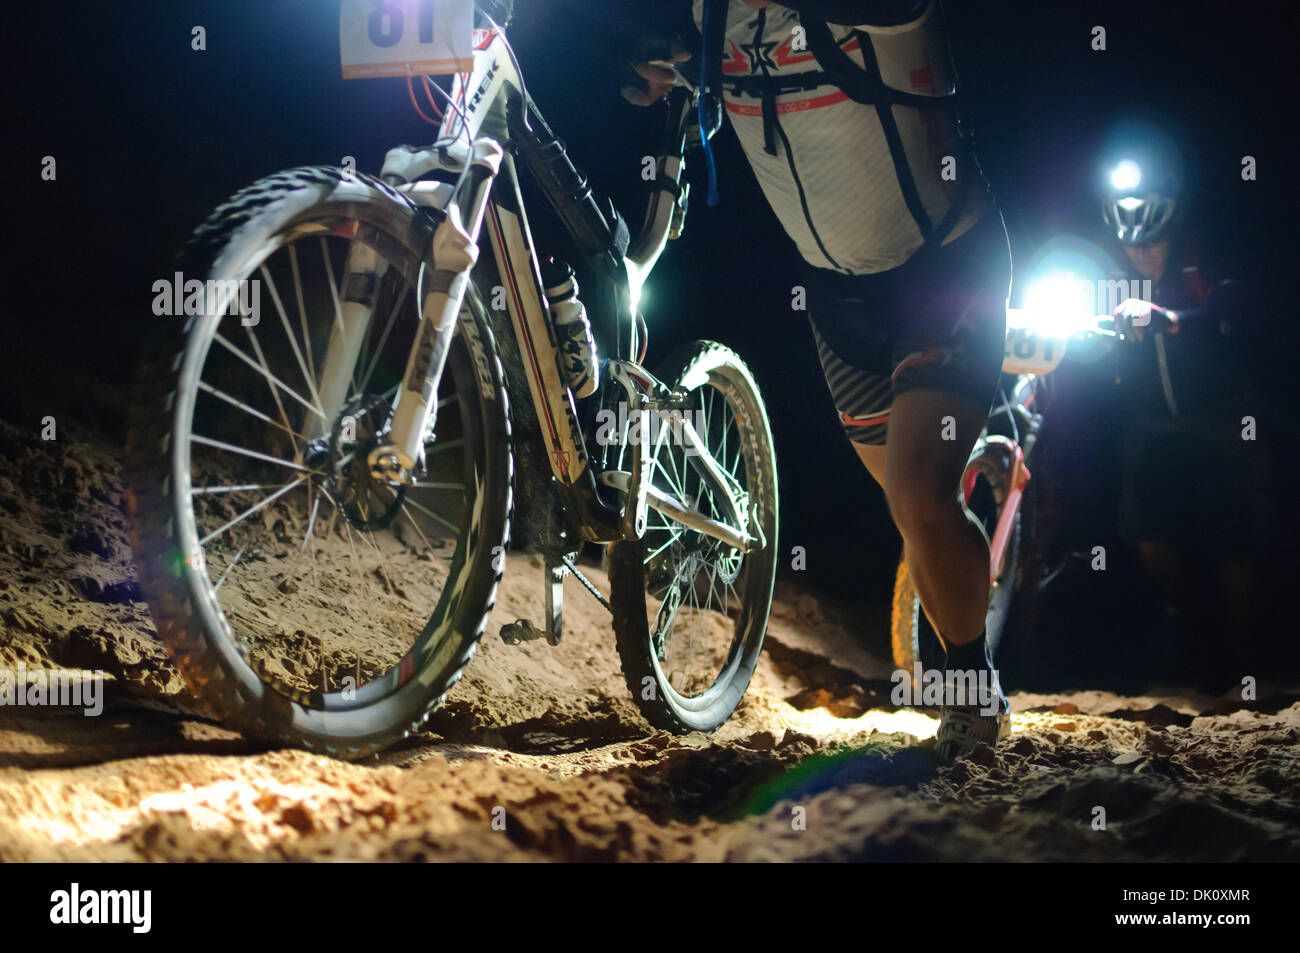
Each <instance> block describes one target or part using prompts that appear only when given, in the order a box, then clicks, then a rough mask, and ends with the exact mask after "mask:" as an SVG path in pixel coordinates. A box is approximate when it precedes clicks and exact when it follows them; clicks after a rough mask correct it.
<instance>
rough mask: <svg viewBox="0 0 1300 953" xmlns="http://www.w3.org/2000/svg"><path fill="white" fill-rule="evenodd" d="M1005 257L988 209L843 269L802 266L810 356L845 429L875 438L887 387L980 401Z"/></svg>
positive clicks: (996, 367) (880, 431) (999, 344)
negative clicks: (944, 231)
mask: <svg viewBox="0 0 1300 953" xmlns="http://www.w3.org/2000/svg"><path fill="white" fill-rule="evenodd" d="M1010 282H1011V257H1010V252H1009V248H1008V244H1007V235H1006V230H1005V229H1004V228H1003V225H1002V218H1001V216H1000V215H999V214H997V213H996V212H995V211H992V210H990V211H989V212H987V213H986V214H985V215H984V216H983V218H981V220H980V221H979V222H978V223H976V224H975V225H974V226H973V227H972V228H971V229H970V230H968V231H967V232H966V233H965V234H964V235H962V236H960V237H959V238H956V239H954V240H953V241H951V242H949V243H948V244H947V245H941V246H937V247H933V248H923V249H922V250H921V251H919V252H917V253H916V254H915V255H913V256H912V257H911V258H910V259H908V260H907V261H906V262H905V263H904V264H902V265H900V266H899V267H897V268H891V269H890V270H889V271H884V272H880V273H878V274H871V275H845V274H841V273H839V272H834V271H827V270H825V269H822V268H815V267H813V266H812V265H809V264H807V263H805V264H804V283H805V287H806V288H807V293H808V307H809V316H810V319H811V323H812V326H813V336H814V338H815V340H816V342H817V354H818V357H819V358H820V359H821V364H822V371H823V373H824V374H825V376H826V383H827V386H828V387H829V388H830V392H831V398H832V400H833V401H834V403H835V410H836V412H837V413H838V415H839V420H840V423H841V425H842V426H843V427H844V432H845V434H846V435H847V436H848V437H849V439H850V440H852V441H854V442H855V443H862V444H868V445H877V446H878V445H881V444H884V443H885V439H886V436H887V434H888V429H889V411H890V407H891V406H892V405H893V402H894V395H895V394H898V393H902V392H904V391H907V390H917V389H934V390H943V391H948V392H950V393H955V394H959V395H961V396H963V397H966V398H968V399H969V400H972V401H974V402H976V403H978V404H980V405H982V406H985V407H987V406H989V405H990V404H991V403H992V400H993V395H994V391H995V390H996V388H997V382H998V376H999V375H1000V374H1001V371H1002V357H1003V348H1004V347H1005V339H1006V306H1007V292H1008V290H1009V286H1010Z"/></svg>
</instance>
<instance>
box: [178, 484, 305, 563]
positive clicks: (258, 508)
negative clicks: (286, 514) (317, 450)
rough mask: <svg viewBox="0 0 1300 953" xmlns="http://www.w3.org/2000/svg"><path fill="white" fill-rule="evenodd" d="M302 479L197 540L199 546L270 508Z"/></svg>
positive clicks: (287, 485)
mask: <svg viewBox="0 0 1300 953" xmlns="http://www.w3.org/2000/svg"><path fill="white" fill-rule="evenodd" d="M303 479H304V478H303V477H298V478H297V479H294V480H290V481H289V482H288V483H286V484H285V485H284V486H282V487H280V489H278V490H276V491H275V492H274V493H272V494H271V495H270V496H268V497H266V498H265V499H263V500H262V502H260V503H258V504H257V505H256V506H253V507H250V508H249V509H247V510H244V512H242V513H240V514H239V515H238V516H236V517H233V518H232V519H230V520H229V521H227V522H225V523H223V524H222V525H221V526H219V527H217V528H216V529H214V530H213V531H212V532H211V533H208V535H207V536H204V537H203V538H202V539H201V540H199V545H200V546H206V545H207V544H208V543H209V542H211V541H212V540H213V539H215V538H216V537H218V536H220V535H221V534H222V533H224V532H225V531H226V530H228V529H230V527H232V526H234V525H235V524H236V523H241V522H243V521H244V520H246V519H248V518H249V517H250V516H252V515H253V514H254V513H257V512H260V511H261V510H263V509H265V508H266V507H268V506H270V505H271V504H272V503H274V502H275V501H276V500H278V499H279V498H280V497H282V496H284V495H285V494H286V493H288V492H289V491H290V490H292V489H294V488H295V487H297V486H298V485H299V484H301V483H302V481H303Z"/></svg>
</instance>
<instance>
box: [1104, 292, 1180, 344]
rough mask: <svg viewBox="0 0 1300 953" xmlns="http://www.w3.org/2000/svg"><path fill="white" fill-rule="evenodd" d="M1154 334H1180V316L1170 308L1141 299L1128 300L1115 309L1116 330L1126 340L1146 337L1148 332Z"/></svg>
mask: <svg viewBox="0 0 1300 953" xmlns="http://www.w3.org/2000/svg"><path fill="white" fill-rule="evenodd" d="M1148 329H1149V330H1151V331H1153V332H1160V331H1168V332H1169V333H1170V334H1176V333H1178V315H1177V314H1175V313H1174V312H1173V311H1170V310H1169V309H1168V308H1162V307H1160V306H1159V305H1155V304H1152V303H1151V302H1150V301H1143V300H1142V299H1141V298H1126V299H1125V300H1123V301H1121V302H1120V305H1119V307H1118V308H1116V309H1115V330H1116V331H1118V332H1119V333H1120V334H1121V335H1122V336H1123V337H1124V338H1125V339H1126V340H1127V339H1130V338H1137V339H1138V340H1139V341H1141V340H1142V339H1143V338H1144V337H1146V332H1147V330H1148Z"/></svg>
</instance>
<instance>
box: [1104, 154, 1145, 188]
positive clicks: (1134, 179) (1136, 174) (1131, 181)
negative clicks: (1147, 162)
mask: <svg viewBox="0 0 1300 953" xmlns="http://www.w3.org/2000/svg"><path fill="white" fill-rule="evenodd" d="M1141 181H1142V170H1141V169H1139V168H1138V165H1137V163H1136V162H1133V161H1131V160H1129V159H1125V160H1124V161H1123V162H1121V163H1120V164H1119V165H1117V166H1115V169H1114V171H1113V172H1111V174H1110V184H1111V187H1112V188H1114V189H1115V190H1116V191H1117V192H1129V191H1132V190H1133V189H1136V188H1137V187H1138V183H1139V182H1141Z"/></svg>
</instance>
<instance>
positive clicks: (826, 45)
mask: <svg viewBox="0 0 1300 953" xmlns="http://www.w3.org/2000/svg"><path fill="white" fill-rule="evenodd" d="M800 23H801V24H802V25H803V27H804V30H805V35H806V36H807V38H808V50H809V52H810V53H812V55H813V57H814V58H815V59H816V60H817V63H818V65H819V66H821V68H822V69H823V70H824V71H825V72H826V75H827V78H828V79H829V80H830V81H831V82H832V83H833V84H834V85H836V86H838V87H839V88H840V90H841V91H842V92H843V93H844V95H846V96H848V97H849V99H851V100H853V101H854V102H856V103H861V104H863V105H865V106H872V107H874V108H875V110H876V116H877V118H878V119H879V120H880V128H881V130H883V132H884V134H885V143H886V144H887V145H888V146H889V155H890V158H892V159H893V161H894V173H895V175H896V176H897V177H898V185H899V188H900V189H901V190H902V192H903V201H904V202H905V203H906V204H907V210H908V211H909V212H911V213H912V218H913V220H914V221H915V222H916V227H917V228H919V229H920V230H921V236H922V238H923V239H924V240H925V244H926V245H939V244H942V242H943V240H944V239H945V238H947V237H948V235H949V234H950V233H951V232H952V229H953V227H954V226H955V225H956V224H957V220H958V219H959V218H960V217H961V215H962V213H963V211H964V210H965V207H966V204H967V198H968V197H969V195H970V192H971V186H972V181H973V180H972V177H971V176H970V175H966V176H963V177H962V182H961V185H960V186H959V187H958V190H957V195H956V196H955V197H954V199H953V201H952V204H951V205H950V206H949V208H948V212H947V213H946V214H945V215H944V217H943V219H942V221H940V222H939V223H938V225H935V224H934V223H932V222H931V221H930V216H929V215H928V214H927V213H926V211H925V204H924V203H923V202H922V201H921V193H920V191H919V190H918V189H917V187H916V179H915V177H914V176H913V175H912V167H911V165H910V164H909V163H908V161H907V153H906V151H905V150H904V149H903V138H902V136H901V134H900V133H899V131H898V123H897V122H896V121H895V119H894V112H893V107H894V106H910V107H912V108H914V109H936V108H948V109H954V108H955V105H956V95H957V94H956V91H955V90H950V91H949V92H947V93H944V94H943V95H941V96H921V95H918V94H916V93H909V92H906V91H904V90H900V89H894V88H893V87H892V86H888V85H886V83H885V81H884V80H883V79H882V78H881V75H880V64H879V63H878V62H877V60H876V51H875V48H874V47H873V46H872V45H871V37H870V36H869V35H868V34H866V33H863V32H862V31H861V30H855V31H854V34H855V35H856V36H857V38H858V47H859V49H861V51H862V62H863V65H862V66H858V65H857V64H856V63H854V62H853V60H852V59H850V58H849V55H848V54H847V53H846V52H844V50H843V49H842V48H841V47H840V45H839V44H838V43H836V42H835V38H834V37H833V36H831V31H830V27H828V26H827V25H826V23H825V21H822V20H806V19H803V18H800ZM958 135H959V136H960V135H961V133H960V127H959V129H958Z"/></svg>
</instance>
